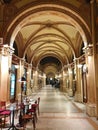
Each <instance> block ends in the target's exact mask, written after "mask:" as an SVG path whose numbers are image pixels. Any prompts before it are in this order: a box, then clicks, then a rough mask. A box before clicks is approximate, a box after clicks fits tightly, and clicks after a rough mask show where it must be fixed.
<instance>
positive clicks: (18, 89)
mask: <svg viewBox="0 0 98 130" xmlns="http://www.w3.org/2000/svg"><path fill="white" fill-rule="evenodd" d="M23 74H24V59H23V58H20V61H19V68H18V69H17V79H18V80H17V84H16V96H17V97H16V98H17V99H18V100H19V101H20V100H21V99H20V97H21V77H22V76H23Z"/></svg>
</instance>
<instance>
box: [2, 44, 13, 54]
mask: <svg viewBox="0 0 98 130" xmlns="http://www.w3.org/2000/svg"><path fill="white" fill-rule="evenodd" d="M13 53H14V48H13V47H11V46H8V45H0V54H2V55H4V56H7V55H12V54H13Z"/></svg>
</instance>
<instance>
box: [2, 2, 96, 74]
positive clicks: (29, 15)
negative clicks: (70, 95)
mask: <svg viewBox="0 0 98 130" xmlns="http://www.w3.org/2000/svg"><path fill="white" fill-rule="evenodd" d="M2 1H3V3H5V4H7V3H9V6H6V5H4V9H6V12H8V13H6V12H5V14H2V16H3V15H5V17H4V18H5V21H6V20H7V21H9V22H8V24H6V25H5V26H6V28H5V30H3V34H4V36H5V37H7V39H6V38H5V41H6V42H7V41H9V43H10V45H11V46H13V44H14V43H16V45H17V48H18V56H19V57H21V58H23V57H24V58H25V57H26V61H28V63H31V64H32V65H33V66H34V67H35V68H36V67H39V68H40V69H41V70H42V71H44V72H45V73H52V72H53V71H54V72H55V73H57V71H58V69H60V70H62V67H63V66H65V65H67V64H70V63H72V62H73V58H77V57H79V56H81V49H82V48H81V47H84V46H87V44H89V43H88V42H89V40H90V35H91V31H90V27H91V23H90V0H52V1H50V0H40V1H39V0H2ZM96 2H97V1H96ZM0 4H2V3H1V2H0ZM1 13H2V12H1ZM2 19H3V17H2ZM1 29H2V28H1ZM6 32H8V36H7V34H6ZM8 37H9V38H10V39H8ZM58 66H59V67H58Z"/></svg>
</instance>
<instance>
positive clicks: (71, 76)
mask: <svg viewBox="0 0 98 130" xmlns="http://www.w3.org/2000/svg"><path fill="white" fill-rule="evenodd" d="M68 74H69V88H68V95H69V96H73V90H72V83H73V73H72V68H71V66H69V68H68Z"/></svg>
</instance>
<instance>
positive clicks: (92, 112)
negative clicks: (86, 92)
mask: <svg viewBox="0 0 98 130" xmlns="http://www.w3.org/2000/svg"><path fill="white" fill-rule="evenodd" d="M86 113H87V114H88V115H89V116H92V117H95V116H96V113H97V112H96V104H89V103H87V104H86Z"/></svg>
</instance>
